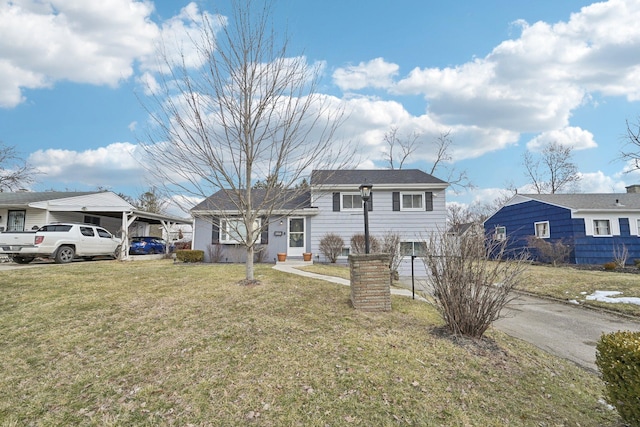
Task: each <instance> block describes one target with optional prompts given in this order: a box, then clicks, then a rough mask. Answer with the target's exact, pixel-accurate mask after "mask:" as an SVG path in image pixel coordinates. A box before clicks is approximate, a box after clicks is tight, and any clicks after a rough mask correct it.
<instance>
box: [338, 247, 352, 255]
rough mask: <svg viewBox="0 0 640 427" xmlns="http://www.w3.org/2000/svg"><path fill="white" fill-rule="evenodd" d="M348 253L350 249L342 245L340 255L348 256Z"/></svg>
mask: <svg viewBox="0 0 640 427" xmlns="http://www.w3.org/2000/svg"><path fill="white" fill-rule="evenodd" d="M350 253H351V250H350V249H349V248H345V247H343V248H342V252H340V256H346V257H348V256H349V254H350Z"/></svg>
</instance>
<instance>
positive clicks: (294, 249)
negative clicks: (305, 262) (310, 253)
mask: <svg viewBox="0 0 640 427" xmlns="http://www.w3.org/2000/svg"><path fill="white" fill-rule="evenodd" d="M304 242H305V237H304V218H289V244H288V248H287V255H289V256H302V254H303V253H304V252H306V250H305V247H304Z"/></svg>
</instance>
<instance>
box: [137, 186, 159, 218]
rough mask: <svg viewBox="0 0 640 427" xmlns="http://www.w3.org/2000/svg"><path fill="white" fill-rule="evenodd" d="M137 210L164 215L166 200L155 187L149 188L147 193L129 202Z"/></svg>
mask: <svg viewBox="0 0 640 427" xmlns="http://www.w3.org/2000/svg"><path fill="white" fill-rule="evenodd" d="M131 204H132V205H133V206H135V207H136V208H137V209H139V210H141V211H145V212H151V213H158V214H159V213H164V211H165V208H166V207H167V204H168V203H167V199H166V198H163V197H162V194H161V193H160V191H159V190H158V189H157V188H156V187H153V186H152V187H150V188H149V189H148V190H147V191H145V192H144V193H142V194H140V195H139V196H138V198H137V199H135V200H133V201H132V202H131Z"/></svg>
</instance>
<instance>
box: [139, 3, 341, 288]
mask: <svg viewBox="0 0 640 427" xmlns="http://www.w3.org/2000/svg"><path fill="white" fill-rule="evenodd" d="M271 14H272V5H271V2H269V1H267V2H262V1H255V0H234V1H232V8H231V13H230V16H229V17H228V19H227V18H226V17H223V16H221V15H216V16H210V15H208V14H203V16H202V22H203V24H202V32H201V36H200V37H199V38H197V39H192V40H191V42H192V43H193V47H194V48H195V51H196V52H197V55H198V57H199V60H200V64H201V66H200V67H199V68H197V69H194V68H193V67H191V66H190V63H191V62H189V61H188V58H191V57H189V56H188V53H189V52H185V51H184V50H183V51H182V56H181V59H180V60H179V61H174V60H172V57H171V56H170V55H169V54H167V49H166V44H165V45H164V48H165V49H164V50H161V51H160V52H159V58H160V62H161V65H162V66H163V69H165V70H169V71H168V72H167V73H165V74H163V75H162V76H160V78H159V81H158V86H159V89H157V90H156V91H155V92H154V95H153V102H152V104H153V106H155V107H156V108H150V107H149V106H148V104H147V106H146V107H147V110H148V112H149V114H150V116H151V118H152V121H153V126H152V127H150V134H149V136H148V138H149V141H150V142H148V143H145V144H143V146H144V148H145V151H146V154H147V156H148V157H149V159H150V162H149V164H150V165H151V167H152V169H151V170H152V171H154V172H155V173H156V175H157V176H158V178H159V179H160V182H164V183H166V185H165V186H166V189H167V190H168V191H169V193H180V194H187V195H189V196H192V197H200V198H205V197H207V196H209V195H211V194H214V193H217V192H219V191H223V192H224V194H225V195H226V196H227V197H226V198H225V202H226V203H227V205H225V204H222V203H221V204H220V205H218V206H210V207H209V208H210V209H209V210H210V212H212V216H211V220H212V221H216V220H219V221H223V220H226V222H225V223H226V224H227V226H228V227H230V228H231V229H232V231H233V233H234V237H235V239H236V240H237V242H238V243H239V244H240V245H241V246H243V247H244V248H245V249H246V264H245V265H246V269H245V271H246V280H247V281H252V280H254V271H253V258H254V257H253V252H254V247H255V245H256V244H257V241H258V240H259V238H260V232H261V231H262V230H263V229H264V228H265V227H267V226H268V223H267V221H265V218H270V217H272V214H273V213H274V211H276V210H277V209H280V208H283V207H284V206H287V205H290V204H291V203H293V202H294V201H296V200H299V199H300V195H301V193H302V192H304V191H307V190H306V187H305V186H299V187H297V186H296V184H298V183H299V182H300V181H301V180H302V179H303V178H304V177H305V176H307V175H308V174H309V173H310V169H312V168H315V169H336V168H339V167H344V163H346V161H348V160H349V159H351V158H352V156H350V155H349V153H345V152H344V151H345V150H346V148H347V145H346V144H343V145H341V146H338V145H336V142H335V141H334V135H335V131H336V129H337V128H338V126H339V124H340V123H341V122H342V119H343V111H342V110H341V109H340V108H339V107H336V105H334V104H336V103H335V102H332V98H330V97H326V96H323V95H322V94H319V93H317V92H316V88H317V84H318V80H319V76H320V71H321V70H320V66H319V65H317V66H316V65H309V64H308V63H307V61H306V58H305V57H304V56H290V55H289V53H288V40H287V38H286V36H282V35H278V34H276V33H275V30H274V29H273V27H272V26H271V23H272V21H271ZM149 89H151V88H149ZM345 159H347V160H346V161H345ZM340 162H343V163H342V164H340ZM258 181H259V182H261V184H260V186H261V187H262V188H261V189H260V197H259V198H257V197H255V198H254V192H255V191H256V190H253V191H252V189H253V186H254V185H253V184H254V182H258ZM282 187H284V188H285V189H287V190H286V191H283V190H282ZM228 203H231V204H233V209H229V207H228ZM231 210H233V211H235V212H234V213H233V215H232V214H230V213H229V212H230V211H231ZM282 214H283V212H282V211H281V210H280V211H278V215H282ZM215 217H217V218H219V219H215Z"/></svg>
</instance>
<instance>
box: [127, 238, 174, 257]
mask: <svg viewBox="0 0 640 427" xmlns="http://www.w3.org/2000/svg"><path fill="white" fill-rule="evenodd" d="M166 247H167V242H165V241H164V240H162V239H160V238H158V237H152V236H142V237H132V238H131V246H130V247H129V255H149V254H163V253H165V251H166ZM169 249H170V251H173V247H169Z"/></svg>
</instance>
